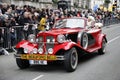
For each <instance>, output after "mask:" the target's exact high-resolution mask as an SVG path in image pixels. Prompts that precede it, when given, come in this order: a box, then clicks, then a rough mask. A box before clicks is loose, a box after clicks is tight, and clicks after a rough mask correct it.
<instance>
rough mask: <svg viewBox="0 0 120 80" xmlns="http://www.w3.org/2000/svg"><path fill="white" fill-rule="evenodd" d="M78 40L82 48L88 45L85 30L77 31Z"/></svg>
mask: <svg viewBox="0 0 120 80" xmlns="http://www.w3.org/2000/svg"><path fill="white" fill-rule="evenodd" d="M78 41H79V42H80V44H81V46H82V47H83V48H84V49H87V47H88V35H87V33H86V32H79V33H78Z"/></svg>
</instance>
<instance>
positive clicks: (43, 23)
mask: <svg viewBox="0 0 120 80" xmlns="http://www.w3.org/2000/svg"><path fill="white" fill-rule="evenodd" d="M46 17H47V15H43V17H42V19H41V20H40V22H39V24H40V25H39V26H38V30H40V31H45V27H46V21H47V18H46Z"/></svg>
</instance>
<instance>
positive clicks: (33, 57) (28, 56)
mask: <svg viewBox="0 0 120 80" xmlns="http://www.w3.org/2000/svg"><path fill="white" fill-rule="evenodd" d="M21 59H28V60H57V57H56V56H55V55H40V54H21Z"/></svg>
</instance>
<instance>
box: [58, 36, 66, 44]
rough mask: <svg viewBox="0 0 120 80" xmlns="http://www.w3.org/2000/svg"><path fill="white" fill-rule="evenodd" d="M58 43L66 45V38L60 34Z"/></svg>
mask: <svg viewBox="0 0 120 80" xmlns="http://www.w3.org/2000/svg"><path fill="white" fill-rule="evenodd" d="M57 42H58V43H64V42H65V36H64V35H63V34H59V35H58V36H57Z"/></svg>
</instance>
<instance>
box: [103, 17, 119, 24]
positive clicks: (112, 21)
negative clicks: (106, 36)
mask: <svg viewBox="0 0 120 80" xmlns="http://www.w3.org/2000/svg"><path fill="white" fill-rule="evenodd" d="M102 23H103V25H104V26H109V25H113V24H118V23H120V19H118V18H116V17H112V18H109V17H106V18H104V19H103V21H102Z"/></svg>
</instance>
